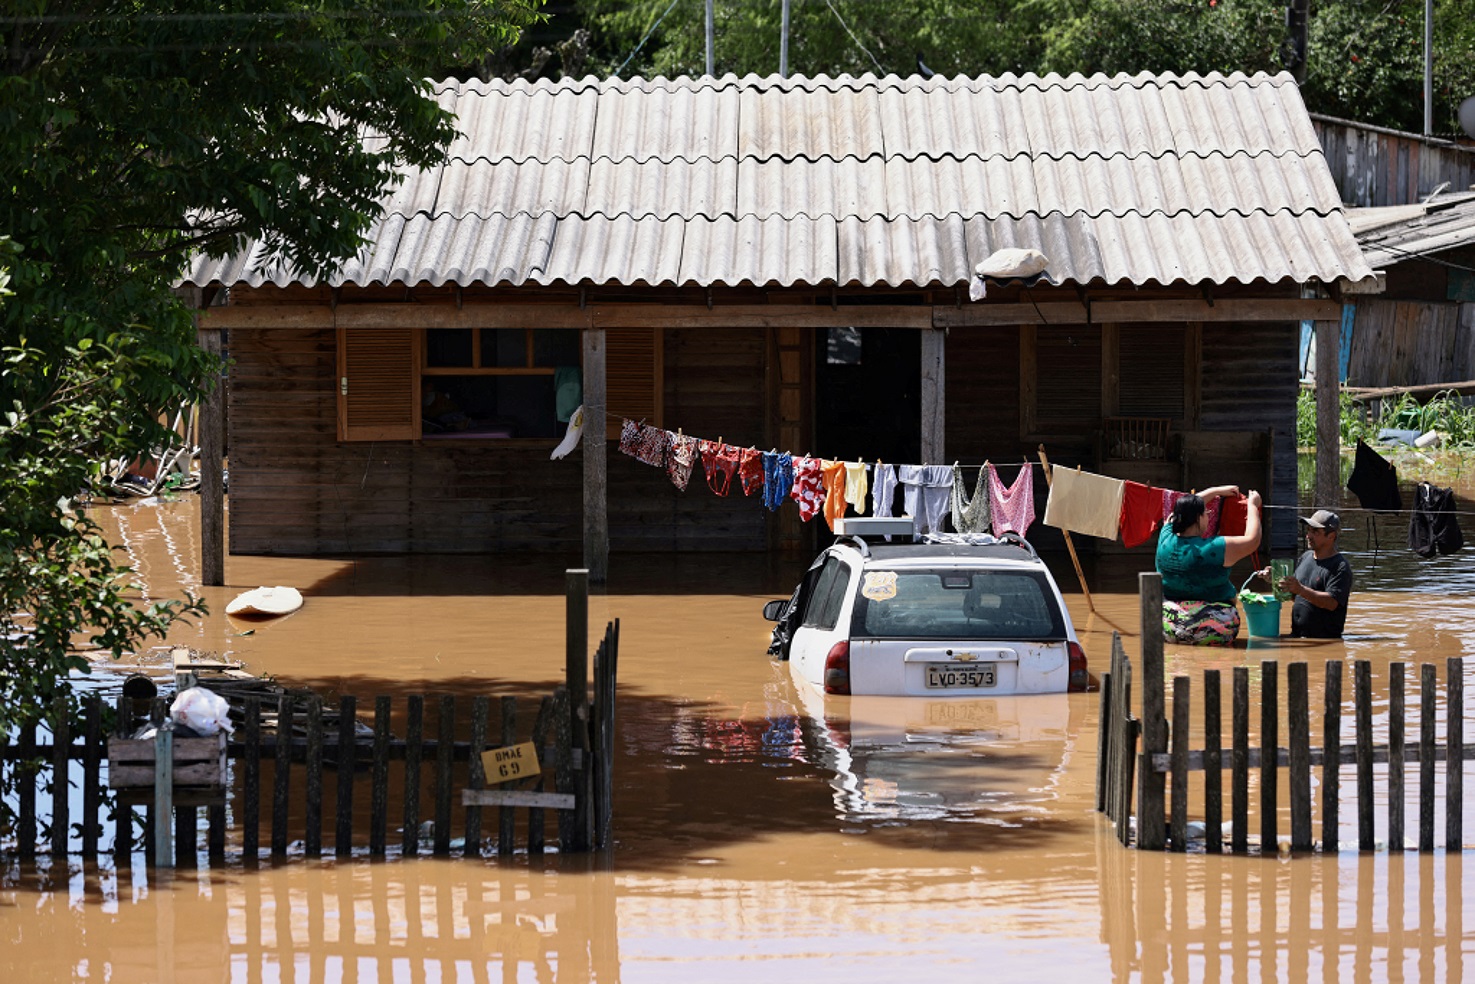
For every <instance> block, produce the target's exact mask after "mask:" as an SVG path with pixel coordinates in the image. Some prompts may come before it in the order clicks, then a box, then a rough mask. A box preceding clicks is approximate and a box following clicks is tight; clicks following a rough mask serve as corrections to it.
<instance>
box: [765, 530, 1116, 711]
mask: <svg viewBox="0 0 1475 984" xmlns="http://www.w3.org/2000/svg"><path fill="white" fill-rule="evenodd" d="M763 614H764V617H765V618H767V619H769V620H770V621H774V622H777V623H778V625H777V626H776V627H775V628H774V630H773V643H772V645H771V646H770V647H769V652H770V653H772V654H773V655H775V656H777V657H778V658H779V659H787V660H789V663H790V666H791V669H792V672H793V674H794V676H795V677H797V678H799V679H800V680H803V681H805V682H806V683H808V684H810V685H812V686H814V687H815V688H817V689H819V690H822V691H823V692H825V693H827V694H857V695H859V694H875V695H889V696H913V697H921V696H925V697H993V696H1001V695H1010V694H1043V693H1063V692H1065V691H1072V690H1085V689H1086V686H1087V681H1088V676H1087V671H1086V654H1085V652H1084V651H1083V650H1082V649H1081V646H1080V643H1079V642H1077V640H1076V633H1075V627H1074V626H1072V625H1071V621H1070V612H1069V611H1068V610H1067V609H1066V607H1065V601H1064V599H1063V598H1061V596H1060V589H1059V588H1058V587H1057V586H1056V584H1055V579H1054V578H1053V577H1051V576H1050V571H1049V569H1048V568H1046V566H1045V564H1044V562H1042V561H1041V560H1040V557H1039V554H1037V553H1036V552H1035V550H1034V548H1033V547H1032V546H1030V544H1029V543H1028V541H1026V540H1024V539H1023V538H1022V537H1018V536H1015V535H1013V534H1006V535H1005V537H1004V538H1003V539H1002V540H999V541H996V542H994V543H990V544H984V545H977V544H971V543H945V542H944V543H928V542H923V543H895V544H890V543H884V542H880V541H876V542H870V541H868V540H866V539H864V538H862V537H860V536H841V537H840V538H838V539H837V540H836V541H835V542H834V543H833V544H832V545H831V546H830V547H828V548H827V549H826V550H825V551H824V552H823V553H821V554H820V555H819V557H818V558H817V559H816V560H815V562H814V564H813V565H812V566H811V567H810V568H809V571H808V573H806V574H805V576H804V579H803V580H802V581H801V582H800V583H799V586H798V587H797V588H795V589H794V593H793V595H792V596H791V597H790V598H789V599H788V600H787V601H771V602H769V603H768V604H767V605H765V606H764V608H763Z"/></svg>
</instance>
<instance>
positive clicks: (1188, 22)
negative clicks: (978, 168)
mask: <svg viewBox="0 0 1475 984" xmlns="http://www.w3.org/2000/svg"><path fill="white" fill-rule="evenodd" d="M578 2H579V14H578V17H579V18H581V21H580V23H581V24H582V25H583V26H585V27H587V28H588V29H589V30H590V31H591V32H592V51H591V61H590V64H591V65H592V67H593V69H594V70H595V71H596V73H598V72H600V71H603V72H606V73H610V72H618V74H620V75H622V76H625V77H627V78H628V77H631V76H634V75H642V76H646V77H650V76H653V75H666V76H674V75H683V74H685V75H700V74H701V73H702V71H703V70H704V66H705V36H704V26H703V9H704V4H703V2H702V0H674V2H673V0H578ZM780 6H781V2H780V0H742V2H739V0H715V3H714V13H715V16H714V20H715V31H714V35H715V41H714V49H715V61H716V66H715V67H716V71H717V74H719V75H721V74H725V73H727V72H733V73H736V74H739V75H744V74H747V73H749V72H753V73H757V74H759V75H768V74H771V73H773V72H776V71H778V63H779V25H780ZM1423 6H1424V5H1423V2H1422V0H1319V2H1313V4H1312V11H1311V21H1310V32H1309V33H1310V38H1309V55H1308V63H1307V73H1306V84H1305V87H1304V90H1303V91H1304V98H1305V100H1306V104H1307V106H1308V107H1309V108H1310V109H1311V110H1313V111H1315V112H1322V113H1327V114H1329V115H1334V116H1341V117H1344V118H1348V119H1354V120H1360V121H1363V122H1368V123H1374V124H1379V125H1382V126H1389V127H1394V128H1397V129H1402V130H1410V131H1414V132H1417V131H1419V130H1421V129H1422V126H1423V36H1424V35H1423V32H1424V14H1423ZM1285 7H1286V5H1285V3H1284V2H1283V0H948V2H947V3H942V2H938V0H916V2H913V3H908V4H900V3H884V2H880V0H792V4H791V11H792V12H791V16H790V40H789V71H790V72H791V73H793V74H804V75H811V76H812V75H821V74H824V75H840V74H845V73H849V74H851V75H859V74H861V73H864V72H877V73H879V72H894V73H896V74H898V75H911V74H913V73H915V72H916V71H917V56H918V54H920V55H921V59H922V61H923V62H925V64H926V65H927V67H929V68H931V69H933V70H934V71H936V72H938V73H941V74H943V75H949V76H951V75H1001V74H1004V73H1006V72H1015V73H1022V72H1037V73H1045V72H1059V73H1061V74H1069V73H1071V72H1081V73H1084V74H1091V73H1095V72H1105V73H1108V74H1115V73H1118V72H1126V73H1129V74H1135V73H1138V72H1178V73H1186V72H1200V73H1204V72H1213V71H1218V72H1234V71H1242V72H1258V71H1265V72H1278V71H1281V69H1282V67H1283V66H1284V65H1285V64H1286V63H1285V60H1284V53H1285V51H1286V50H1287V38H1286V28H1285V22H1286V20H1285ZM1434 16H1435V68H1434V73H1435V99H1436V101H1435V124H1434V125H1435V129H1436V131H1439V132H1454V131H1455V129H1456V123H1455V112H1456V109H1457V107H1458V106H1459V103H1460V101H1461V100H1462V99H1464V98H1466V97H1468V96H1471V95H1475V0H1436V3H1435V15H1434ZM566 23H567V24H572V23H573V21H572V20H568V21H566ZM554 28H555V30H556V29H557V25H554ZM564 30H565V31H566V30H568V28H567V27H565V28H564ZM647 34H649V37H648V38H647V37H646V35H647ZM642 39H644V44H643V45H642V44H641V41H642ZM637 48H638V50H637Z"/></svg>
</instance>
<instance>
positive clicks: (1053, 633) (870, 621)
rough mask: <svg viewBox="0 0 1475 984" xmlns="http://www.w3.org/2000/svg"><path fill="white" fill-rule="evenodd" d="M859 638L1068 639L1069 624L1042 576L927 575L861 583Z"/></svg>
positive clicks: (879, 575) (885, 576)
mask: <svg viewBox="0 0 1475 984" xmlns="http://www.w3.org/2000/svg"><path fill="white" fill-rule="evenodd" d="M851 633H852V635H854V636H859V637H863V638H873V639H1063V638H1065V623H1064V620H1063V619H1062V618H1061V616H1060V609H1059V606H1058V605H1057V604H1056V603H1055V597H1054V592H1053V591H1052V590H1051V587H1050V582H1049V581H1048V580H1047V578H1046V576H1045V575H1044V574H1042V573H1040V572H1037V571H971V572H970V571H959V570H957V569H952V570H924V571H895V572H874V571H870V570H867V571H866V572H865V576H863V577H862V578H861V586H860V597H859V598H858V599H857V601H856V610H855V621H854V622H853V623H852V626H851Z"/></svg>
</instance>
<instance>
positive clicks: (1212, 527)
mask: <svg viewBox="0 0 1475 984" xmlns="http://www.w3.org/2000/svg"><path fill="white" fill-rule="evenodd" d="M1162 493H1163V515H1162V522H1167V521H1168V517H1170V516H1172V515H1173V503H1175V502H1177V501H1178V500H1179V499H1181V498H1183V497H1184V496H1185V495H1190V494H1191V493H1188V492H1178V491H1175V490H1173V489H1163V490H1162ZM1223 505H1224V501H1223V500H1222V499H1217V498H1216V499H1211V500H1210V501H1208V502H1206V503H1204V515H1206V516H1208V517H1209V525H1208V528H1207V529H1206V530H1205V531H1204V536H1208V537H1212V536H1215V535H1217V533H1218V529H1219V510H1220V509H1221V508H1222V507H1223ZM1240 532H1241V533H1243V532H1244V530H1240Z"/></svg>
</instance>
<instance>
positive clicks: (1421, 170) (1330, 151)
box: [1312, 116, 1475, 206]
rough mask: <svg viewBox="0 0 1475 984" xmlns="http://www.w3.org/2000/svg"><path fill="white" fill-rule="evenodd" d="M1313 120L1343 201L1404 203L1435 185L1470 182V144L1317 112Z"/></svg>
mask: <svg viewBox="0 0 1475 984" xmlns="http://www.w3.org/2000/svg"><path fill="white" fill-rule="evenodd" d="M1312 125H1313V126H1315V128H1316V133H1317V136H1318V137H1319V138H1320V140H1321V149H1322V152H1323V153H1324V154H1325V155H1326V162H1327V166H1328V167H1330V168H1331V172H1332V180H1333V181H1335V182H1336V185H1337V189H1338V190H1339V191H1340V192H1341V193H1342V201H1343V202H1344V203H1346V204H1348V205H1356V206H1369V205H1409V204H1412V203H1414V202H1417V201H1420V200H1422V199H1423V198H1425V197H1426V196H1428V195H1429V194H1430V193H1432V192H1433V191H1434V190H1435V189H1436V188H1438V187H1439V186H1440V185H1446V186H1447V188H1448V189H1449V190H1451V191H1462V190H1464V189H1466V188H1469V187H1470V186H1471V185H1475V147H1469V146H1462V145H1460V144H1454V143H1450V142H1449V141H1447V140H1436V139H1432V138H1428V137H1420V136H1418V135H1417V134H1412V133H1399V132H1397V131H1395V130H1384V129H1381V128H1378V127H1371V126H1362V125H1358V124H1355V123H1350V122H1347V121H1345V120H1336V119H1331V118H1329V117H1322V116H1313V117H1312Z"/></svg>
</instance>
